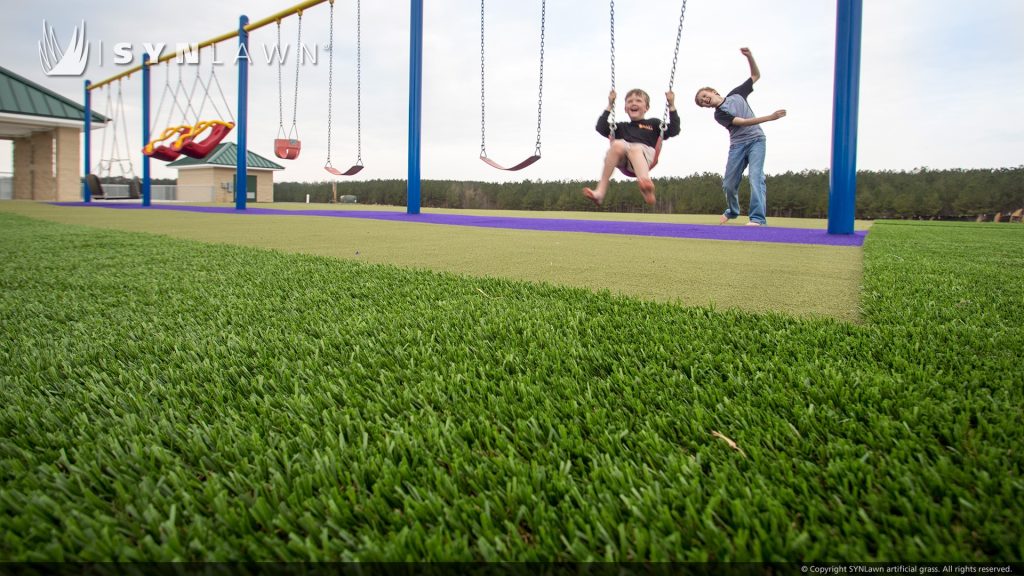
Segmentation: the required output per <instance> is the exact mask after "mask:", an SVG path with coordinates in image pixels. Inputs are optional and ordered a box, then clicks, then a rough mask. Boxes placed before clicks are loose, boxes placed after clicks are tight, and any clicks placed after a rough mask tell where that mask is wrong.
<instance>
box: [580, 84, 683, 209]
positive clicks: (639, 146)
mask: <svg viewBox="0 0 1024 576" xmlns="http://www.w3.org/2000/svg"><path fill="white" fill-rule="evenodd" d="M665 99H666V100H667V101H668V106H669V114H668V117H669V122H668V126H667V127H666V129H665V136H664V137H665V138H666V139H668V138H671V137H672V136H676V135H678V134H679V113H678V112H676V95H675V93H674V92H666V93H665ZM614 107H615V91H614V90H612V91H611V92H609V93H608V107H607V108H605V111H604V113H603V114H601V117H600V118H598V119H597V133H598V134H600V135H601V136H604V137H605V138H609V137H611V133H612V131H611V127H610V126H609V125H608V116H609V115H610V114H611V112H612V108H614ZM650 107H651V97H650V96H648V95H647V93H646V92H644V91H643V90H640V89H639V88H634V89H633V90H630V91H629V92H627V93H626V114H627V115H628V116H629V122H628V123H621V124H618V125H617V126H616V128H615V139H614V140H612V141H611V143H610V144H609V146H608V153H607V154H606V155H605V158H604V167H603V168H602V170H601V180H600V182H598V183H597V188H595V189H593V190H591V189H590V188H584V189H583V195H584V196H586V197H587V198H588V199H590V201H592V202H593V203H594V204H596V205H598V206H600V205H601V202H602V201H604V195H605V194H606V193H607V192H608V181H609V180H610V179H611V177H612V172H614V171H615V168H616V167H619V168H620V169H623V170H629V171H630V172H633V173H634V174H636V180H637V183H638V184H639V186H640V193H641V194H643V197H644V202H646V203H648V204H654V201H655V197H654V182H653V181H651V174H650V166H651V162H653V161H654V156H655V150H654V149H655V147H656V146H657V145H658V139H659V138H661V137H662V135H661V120H659V119H657V118H644V115H645V114H646V113H647V110H648V109H649V108H650Z"/></svg>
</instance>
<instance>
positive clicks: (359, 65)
mask: <svg viewBox="0 0 1024 576" xmlns="http://www.w3.org/2000/svg"><path fill="white" fill-rule="evenodd" d="M356 163H357V164H360V165H362V163H363V8H362V1H361V0H356Z"/></svg>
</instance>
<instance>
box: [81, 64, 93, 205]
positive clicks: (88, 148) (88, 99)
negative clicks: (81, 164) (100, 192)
mask: <svg viewBox="0 0 1024 576" xmlns="http://www.w3.org/2000/svg"><path fill="white" fill-rule="evenodd" d="M91 84H92V82H90V81H88V80H86V81H85V142H84V143H83V147H84V148H85V150H83V152H84V153H85V176H84V177H83V178H82V201H83V202H92V190H90V189H89V174H90V173H91V171H92V93H91V92H90V91H89V86H90V85H91Z"/></svg>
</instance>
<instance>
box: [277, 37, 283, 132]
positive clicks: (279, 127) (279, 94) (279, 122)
mask: <svg viewBox="0 0 1024 576" xmlns="http://www.w3.org/2000/svg"><path fill="white" fill-rule="evenodd" d="M277 50H278V52H277V54H278V58H280V57H281V21H280V20H278V21H277ZM283 135H284V89H283V88H282V87H281V63H280V61H278V63H277V137H278V138H280V137H282V136H283Z"/></svg>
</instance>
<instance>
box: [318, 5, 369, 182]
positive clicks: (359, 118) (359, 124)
mask: <svg viewBox="0 0 1024 576" xmlns="http://www.w3.org/2000/svg"><path fill="white" fill-rule="evenodd" d="M329 1H330V3H331V16H330V19H331V20H330V37H331V39H330V50H329V51H330V53H331V54H330V60H328V65H327V162H325V163H324V170H327V171H328V172H330V173H331V174H334V175H335V176H352V175H354V174H356V173H358V172H359V171H360V170H362V169H363V96H362V92H363V84H362V76H363V63H362V46H363V41H362V36H363V27H362V6H361V0H357V1H356V163H355V164H353V165H352V166H351V167H349V169H348V170H345V171H344V172H342V171H341V170H338V169H337V168H335V167H334V165H332V164H331V132H332V130H333V124H332V122H333V118H334V105H333V104H334V100H333V98H334V0H329Z"/></svg>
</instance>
